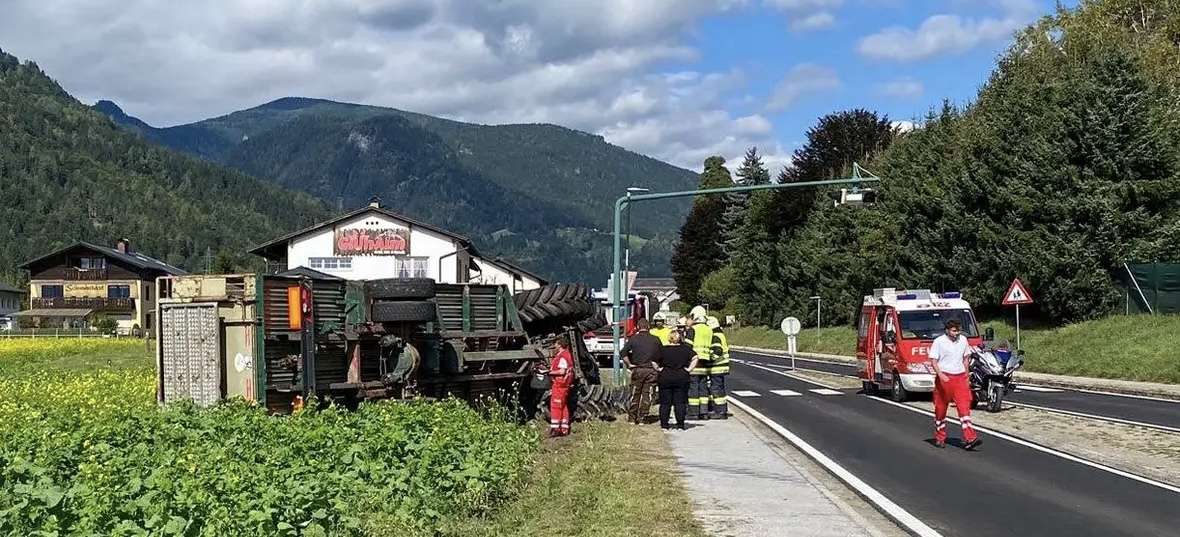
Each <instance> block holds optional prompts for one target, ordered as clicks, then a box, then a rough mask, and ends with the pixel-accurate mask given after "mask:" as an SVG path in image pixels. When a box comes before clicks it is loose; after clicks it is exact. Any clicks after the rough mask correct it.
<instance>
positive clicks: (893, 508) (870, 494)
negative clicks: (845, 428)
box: [729, 398, 942, 537]
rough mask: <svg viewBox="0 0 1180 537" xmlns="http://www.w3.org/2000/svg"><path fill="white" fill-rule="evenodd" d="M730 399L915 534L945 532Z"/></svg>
mask: <svg viewBox="0 0 1180 537" xmlns="http://www.w3.org/2000/svg"><path fill="white" fill-rule="evenodd" d="M729 402H730V403H732V404H733V405H734V406H736V407H738V408H740V409H742V410H743V411H745V412H746V413H747V414H749V415H750V416H752V417H753V418H754V419H756V420H758V421H760V422H762V424H763V425H765V426H767V427H770V428H771V430H773V431H774V432H776V433H778V434H779V435H781V436H782V437H783V438H785V439H786V440H787V441H788V442H790V443H791V444H794V446H795V447H796V448H797V449H799V450H800V451H802V452H803V453H806V454H807V456H808V457H811V459H812V460H814V461H815V462H817V463H819V465H820V466H823V467H824V468H825V469H826V470H827V471H829V472H831V473H832V475H834V476H836V477H837V478H839V479H840V480H841V481H843V482H845V483H847V484H848V486H850V487H852V488H853V489H854V490H856V492H857V493H858V494H860V495H861V496H862V497H864V498H865V499H867V500H869V501H870V502H873V505H875V506H876V507H877V509H878V510H880V511H881V512H882V513H884V514H885V515H886V516H888V517H889V518H892V519H893V520H894V521H896V522H897V523H898V524H901V525H902V526H904V527H905V528H907V529H908V530H909V531H910V532H912V533H913V534H915V535H918V536H920V537H941V536H942V534H941V533H938V532H937V531H935V530H934V528H931V527H930V526H927V525H926V523H925V522H922V521H921V520H918V517H916V516H914V515H912V514H910V512H909V511H906V510H905V509H903V508H902V507H901V506H900V505H897V504H896V503H894V502H893V500H890V499H889V498H887V497H885V495H884V494H881V493H880V492H878V491H877V489H874V488H873V487H870V486H869V485H868V483H865V482H864V481H862V480H861V479H860V478H859V477H856V475H854V474H853V473H852V472H849V471H848V470H845V469H844V467H843V466H840V465H839V464H837V463H836V461H833V460H832V459H831V458H830V457H828V456H827V455H824V454H823V453H822V452H821V451H820V450H818V449H815V448H814V447H812V446H811V444H808V443H807V442H805V441H804V440H803V439H802V438H799V437H798V436H796V435H795V433H792V432H791V431H789V430H787V428H786V427H783V426H782V425H779V424H778V423H776V422H775V421H774V420H771V419H770V418H768V417H766V416H764V415H762V413H761V412H758V411H757V410H754V409H753V408H750V407H749V405H746V404H745V403H743V402H741V401H739V400H737V399H734V398H730V399H729Z"/></svg>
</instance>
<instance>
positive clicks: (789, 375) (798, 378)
mask: <svg viewBox="0 0 1180 537" xmlns="http://www.w3.org/2000/svg"><path fill="white" fill-rule="evenodd" d="M742 365H745V366H749V367H753V368H756V369H761V370H763V371H770V372H771V373H774V374H776V375H782V376H784V377H790V378H793V379H795V380H798V381H802V382H806V383H808V384H815V385H816V386H819V387H820V388H827V389H829V390H839V389H840V388H837V387H836V386H829V385H827V384H824V383H822V382H816V381H814V380H811V379H809V378H806V377H800V376H798V375H792V374H790V373H787V372H785V371H779V370H777V369H771V368H769V367H766V366H761V365H758V364H750V363H746V364H742Z"/></svg>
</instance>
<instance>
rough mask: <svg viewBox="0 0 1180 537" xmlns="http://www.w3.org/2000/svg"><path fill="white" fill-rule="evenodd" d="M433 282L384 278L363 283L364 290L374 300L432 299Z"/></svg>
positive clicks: (419, 279)
mask: <svg viewBox="0 0 1180 537" xmlns="http://www.w3.org/2000/svg"><path fill="white" fill-rule="evenodd" d="M434 286H435V283H434V280H432V279H430V278H385V279H381V280H371V281H368V282H365V290H366V291H367V292H368V295H369V297H370V298H372V299H374V300H406V299H417V300H421V299H426V298H434V292H435V290H434Z"/></svg>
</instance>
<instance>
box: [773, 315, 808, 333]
mask: <svg viewBox="0 0 1180 537" xmlns="http://www.w3.org/2000/svg"><path fill="white" fill-rule="evenodd" d="M779 328H780V329H781V330H782V331H783V335H787V336H797V335H799V331H800V330H802V328H803V325H802V324H800V323H799V319H796V318H794V317H787V318H786V319H783V322H782V324H780V325H779Z"/></svg>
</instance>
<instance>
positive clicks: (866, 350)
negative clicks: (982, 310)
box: [856, 288, 983, 402]
mask: <svg viewBox="0 0 1180 537" xmlns="http://www.w3.org/2000/svg"><path fill="white" fill-rule="evenodd" d="M951 319H958V320H959V322H960V323H961V324H962V326H963V328H962V330H963V332H962V334H963V335H964V336H966V337H967V342H968V344H970V345H972V346H976V345H980V344H981V343H982V342H983V340H982V337H981V334H980V332H979V325H977V324H976V323H975V314H974V313H972V311H971V304H969V303H968V302H967V301H966V300H963V297H962V295H961V294H960V293H958V292H949V293H931V292H930V291H929V290H926V289H918V290H908V291H907V290H900V291H899V290H897V289H893V288H886V289H876V290H874V291H873V294H872V295H869V296H866V297H865V299H864V303H863V304H862V305H861V310H860V316H859V320H858V322H857V331H856V359H857V361H858V364H859V369H860V375H859V376H860V378H861V383H862V384H863V386H864V389H865V393H868V394H872V393H876V392H878V391H883V390H888V391H889V393H890V395H891V396H892V398H893V400H894V401H899V402H900V401H905V400H906V399H908V398H909V394H910V393H911V392H930V391H933V390H934V370H933V369H932V368H931V367H930V359H929V356H928V353H929V352H930V345H931V343H933V342H934V338H936V337H938V336H940V335H942V334H943V332H944V331H945V330H944V324H945V323H946V322H947V321H949V320H951Z"/></svg>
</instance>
